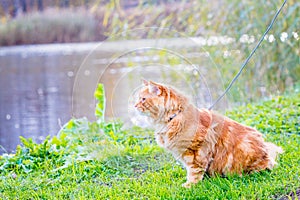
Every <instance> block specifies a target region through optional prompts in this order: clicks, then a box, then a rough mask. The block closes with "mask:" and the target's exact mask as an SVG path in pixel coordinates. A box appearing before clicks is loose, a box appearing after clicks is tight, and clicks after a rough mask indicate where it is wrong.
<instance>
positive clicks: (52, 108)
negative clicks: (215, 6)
mask: <svg viewBox="0 0 300 200" xmlns="http://www.w3.org/2000/svg"><path fill="white" fill-rule="evenodd" d="M232 42H233V40H232V39H231V38H229V37H219V38H217V37H214V38H208V39H204V38H177V39H157V40H155V39H153V40H138V41H118V42H104V43H84V44H49V45H29V46H15V47H1V48H0V145H1V148H0V153H4V152H12V151H13V150H14V149H15V148H16V145H18V144H19V142H20V141H19V136H20V135H22V136H24V137H31V138H33V139H34V140H35V141H37V142H40V141H42V140H44V139H45V137H46V136H47V135H56V134H57V133H58V131H59V130H60V128H61V127H62V126H63V125H64V124H65V123H66V122H68V120H70V119H71V118H72V117H75V118H79V117H87V118H88V119H89V120H95V117H94V108H95V104H96V102H95V99H94V96H93V94H94V91H95V88H96V87H97V84H98V83H103V84H104V86H105V91H106V97H107V105H106V106H107V109H106V118H107V119H110V120H114V119H117V118H121V119H122V120H123V121H125V127H126V126H132V125H133V123H132V122H136V121H138V120H136V119H135V117H136V116H135V115H134V113H133V112H132V109H133V108H132V103H133V101H134V98H135V92H136V91H137V89H138V88H139V87H140V86H141V78H146V79H152V80H155V81H159V82H164V83H167V84H171V85H174V86H176V87H177V88H179V89H180V90H181V91H184V92H185V93H186V94H187V95H188V96H190V98H191V99H192V100H193V101H194V102H195V103H196V104H197V105H198V106H199V107H208V106H209V105H210V104H211V103H212V101H213V100H214V99H216V97H217V96H218V95H219V94H220V93H221V92H222V91H223V89H224V86H223V83H222V79H220V75H219V74H214V75H213V77H214V80H218V81H217V83H216V81H213V80H212V78H207V77H208V76H209V75H208V74H210V73H209V71H210V69H213V68H215V63H214V62H213V61H212V60H211V57H210V56H209V53H208V52H207V51H205V49H204V48H203V46H205V45H226V44H229V43H232ZM205 77H206V78H205ZM227 106H228V103H227V102H226V100H224V101H223V102H222V108H224V107H227ZM137 124H138V123H137ZM138 125H139V124H138Z"/></svg>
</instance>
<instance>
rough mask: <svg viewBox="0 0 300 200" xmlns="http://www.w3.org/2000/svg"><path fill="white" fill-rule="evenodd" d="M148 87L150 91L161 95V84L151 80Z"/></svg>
mask: <svg viewBox="0 0 300 200" xmlns="http://www.w3.org/2000/svg"><path fill="white" fill-rule="evenodd" d="M148 89H149V92H150V93H152V94H156V95H157V96H158V95H161V93H162V89H161V87H160V85H158V84H156V83H154V82H152V81H149V85H148Z"/></svg>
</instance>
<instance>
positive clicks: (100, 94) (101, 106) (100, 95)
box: [94, 84, 106, 122]
mask: <svg viewBox="0 0 300 200" xmlns="http://www.w3.org/2000/svg"><path fill="white" fill-rule="evenodd" d="M94 97H95V98H96V100H97V101H98V103H97V105H96V110H95V116H96V117H97V118H98V120H100V122H104V117H105V104H106V102H105V90H104V86H103V84H99V85H98V87H97V89H96V91H95V93H94Z"/></svg>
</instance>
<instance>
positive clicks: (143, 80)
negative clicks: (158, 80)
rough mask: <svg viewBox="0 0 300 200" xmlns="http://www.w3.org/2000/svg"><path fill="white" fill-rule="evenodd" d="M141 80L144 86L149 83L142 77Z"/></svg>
mask: <svg viewBox="0 0 300 200" xmlns="http://www.w3.org/2000/svg"><path fill="white" fill-rule="evenodd" d="M141 80H142V82H143V84H144V86H148V85H149V82H148V81H147V80H146V79H144V78H142V79H141Z"/></svg>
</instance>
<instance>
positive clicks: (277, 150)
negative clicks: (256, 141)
mask: <svg viewBox="0 0 300 200" xmlns="http://www.w3.org/2000/svg"><path fill="white" fill-rule="evenodd" d="M265 145H266V148H267V151H268V154H269V160H270V161H269V166H268V168H269V169H272V168H273V167H274V166H275V165H276V164H277V162H276V157H277V156H278V155H279V154H281V153H283V149H282V148H281V147H279V146H277V145H275V144H273V143H271V142H265Z"/></svg>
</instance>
